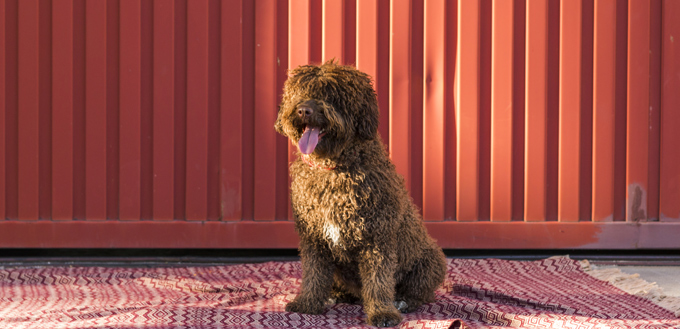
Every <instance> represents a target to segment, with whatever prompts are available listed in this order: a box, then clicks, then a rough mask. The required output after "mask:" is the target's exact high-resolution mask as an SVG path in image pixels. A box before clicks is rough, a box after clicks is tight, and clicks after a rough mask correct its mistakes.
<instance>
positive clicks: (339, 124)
mask: <svg viewBox="0 0 680 329" xmlns="http://www.w3.org/2000/svg"><path fill="white" fill-rule="evenodd" d="M378 118H379V112H378V105H377V99H376V95H375V92H374V91H373V86H372V82H371V78H370V77H369V76H368V75H366V74H365V73H363V72H360V71H358V70H357V69H355V68H353V67H350V66H342V65H337V64H335V63H333V62H327V63H325V64H323V65H320V66H313V65H306V66H301V67H298V68H296V69H294V70H292V71H291V72H290V78H289V79H288V80H287V81H286V83H285V85H284V94H283V101H282V103H281V107H280V109H279V114H278V118H277V120H276V124H275V128H276V130H277V131H278V132H279V133H281V134H283V135H285V136H287V137H288V138H290V139H291V141H292V142H294V143H295V144H298V145H300V148H301V149H302V148H304V149H306V150H307V153H310V154H308V155H301V156H304V157H305V162H303V161H301V159H298V160H296V161H295V162H294V163H293V164H292V165H291V167H290V172H291V176H292V177H293V182H292V187H291V189H292V193H291V198H292V203H293V212H294V215H295V224H296V229H297V232H298V234H299V235H300V256H301V259H302V269H303V273H302V286H301V290H300V294H299V295H298V296H297V297H296V298H295V299H294V300H293V301H292V302H290V303H289V304H288V305H287V306H286V310H287V311H291V312H302V313H310V314H318V313H321V312H323V310H324V305H325V303H326V301H327V300H329V298H330V299H331V300H333V299H334V300H336V301H338V302H353V301H361V302H362V303H363V305H364V309H365V312H366V315H367V320H368V323H369V324H371V325H375V326H381V327H388V326H395V325H397V324H398V323H399V322H400V321H401V315H400V314H399V310H401V311H404V312H411V311H414V310H416V309H417V308H418V307H419V306H420V305H422V304H423V303H429V302H433V301H434V296H435V294H434V291H435V289H437V287H438V286H439V285H440V284H441V283H442V282H443V281H444V275H445V272H446V262H445V258H444V254H443V253H442V250H441V248H440V247H439V246H438V245H437V243H436V242H435V241H434V240H433V239H432V238H431V237H429V236H428V235H427V232H426V230H425V227H424V226H423V223H422V220H421V218H420V215H419V213H418V209H417V208H416V207H415V206H414V205H413V202H412V200H411V199H410V198H409V196H408V192H407V190H406V188H405V185H404V180H403V178H402V177H401V176H400V175H399V174H397V172H396V170H395V167H394V165H393V164H392V162H391V161H390V160H389V157H388V155H387V152H386V151H385V148H384V146H383V144H382V140H381V139H380V136H379V135H378V132H377V130H378ZM315 134H317V135H318V143H316V144H315V142H314V141H313V139H314V137H313V136H317V135H315ZM310 136H312V137H310ZM301 139H303V141H301ZM307 140H309V141H310V142H306V141H307ZM309 149H311V150H312V151H309ZM302 152H305V151H302ZM331 168H332V169H331ZM397 308H399V310H398V309H397Z"/></svg>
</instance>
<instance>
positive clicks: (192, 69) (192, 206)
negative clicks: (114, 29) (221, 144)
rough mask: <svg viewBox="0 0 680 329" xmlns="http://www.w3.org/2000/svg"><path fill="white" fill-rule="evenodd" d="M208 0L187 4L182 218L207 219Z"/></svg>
mask: <svg viewBox="0 0 680 329" xmlns="http://www.w3.org/2000/svg"><path fill="white" fill-rule="evenodd" d="M207 16H208V1H207V0H197V1H188V2H187V156H186V161H187V166H186V168H187V178H186V179H187V185H186V186H187V187H186V203H187V204H186V218H187V219H189V220H202V219H205V218H206V217H207V202H206V199H207V196H208V194H207V188H208V187H207V184H208V172H207V170H208V20H207Z"/></svg>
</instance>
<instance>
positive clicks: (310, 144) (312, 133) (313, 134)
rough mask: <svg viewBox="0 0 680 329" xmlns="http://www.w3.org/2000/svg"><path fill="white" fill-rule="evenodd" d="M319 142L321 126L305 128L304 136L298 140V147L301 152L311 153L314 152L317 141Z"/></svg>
mask: <svg viewBox="0 0 680 329" xmlns="http://www.w3.org/2000/svg"><path fill="white" fill-rule="evenodd" d="M318 142H319V128H309V127H307V128H305V132H304V133H302V138H300V141H299V142H298V147H299V148H300V152H302V153H304V154H310V153H312V152H314V148H315V147H316V143H318Z"/></svg>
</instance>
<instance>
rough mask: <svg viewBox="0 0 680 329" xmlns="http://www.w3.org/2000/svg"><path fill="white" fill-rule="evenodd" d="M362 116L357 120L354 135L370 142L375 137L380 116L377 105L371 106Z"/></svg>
mask: <svg viewBox="0 0 680 329" xmlns="http://www.w3.org/2000/svg"><path fill="white" fill-rule="evenodd" d="M369 107H371V108H370V109H368V110H367V111H365V113H364V115H363V116H361V117H360V118H359V122H357V131H356V134H357V136H359V138H361V139H363V140H372V139H375V138H376V137H377V134H378V124H379V123H380V114H379V112H378V106H377V104H371V105H370V106H369Z"/></svg>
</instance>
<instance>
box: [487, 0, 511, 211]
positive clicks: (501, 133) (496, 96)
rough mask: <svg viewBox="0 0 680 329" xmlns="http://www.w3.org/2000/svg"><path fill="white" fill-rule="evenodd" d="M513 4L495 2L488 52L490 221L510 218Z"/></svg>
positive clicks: (506, 1)
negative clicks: (489, 81)
mask: <svg viewBox="0 0 680 329" xmlns="http://www.w3.org/2000/svg"><path fill="white" fill-rule="evenodd" d="M513 9H514V8H513V1H512V0H494V2H493V9H492V11H493V19H492V22H493V23H492V25H493V26H492V50H491V57H492V59H491V81H492V83H491V191H490V193H491V210H490V215H491V220H492V221H510V219H511V217H512V173H513V170H512V167H513V166H512V165H513V161H512V155H513V143H512V135H513V134H512V132H513V129H512V128H513V55H514V54H513V25H514V24H513V19H514V12H513Z"/></svg>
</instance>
